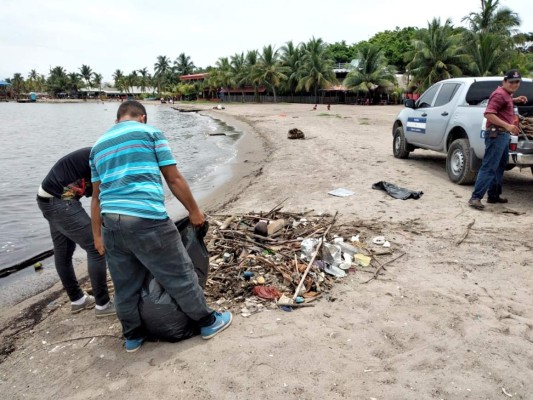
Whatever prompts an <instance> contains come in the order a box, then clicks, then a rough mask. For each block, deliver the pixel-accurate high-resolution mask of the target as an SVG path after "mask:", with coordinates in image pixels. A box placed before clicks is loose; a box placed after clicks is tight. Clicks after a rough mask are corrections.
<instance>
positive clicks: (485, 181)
mask: <svg viewBox="0 0 533 400" xmlns="http://www.w3.org/2000/svg"><path fill="white" fill-rule="evenodd" d="M509 139H510V137H509V134H508V133H503V134H499V135H498V136H497V137H495V138H489V137H486V138H485V156H484V157H483V163H482V164H481V168H480V169H479V172H478V174H477V179H476V184H475V186H474V192H473V193H472V199H478V200H481V199H482V198H483V196H485V193H487V192H488V197H489V199H497V198H498V197H500V195H501V194H502V179H503V173H504V172H505V167H506V166H507V162H508V161H509Z"/></svg>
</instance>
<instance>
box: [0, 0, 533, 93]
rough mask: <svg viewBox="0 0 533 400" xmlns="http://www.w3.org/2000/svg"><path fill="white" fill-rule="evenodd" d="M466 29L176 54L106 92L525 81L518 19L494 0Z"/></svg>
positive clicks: (360, 89) (22, 83)
mask: <svg viewBox="0 0 533 400" xmlns="http://www.w3.org/2000/svg"><path fill="white" fill-rule="evenodd" d="M462 22H463V23H464V24H465V25H466V26H462V27H456V26H454V25H453V24H452V22H451V20H450V19H447V20H445V21H441V20H440V19H439V18H434V19H433V20H432V21H429V22H428V23H427V27H426V28H415V27H407V28H402V29H400V28H398V27H396V29H395V30H392V31H389V30H387V31H384V32H379V33H377V34H375V35H374V36H373V37H372V38H370V39H369V40H368V41H361V42H358V43H355V44H352V45H348V44H346V42H345V41H342V42H337V43H333V44H328V43H326V42H324V41H323V40H322V39H321V38H314V37H312V38H311V39H309V40H308V41H307V42H303V43H300V44H295V43H294V42H293V41H288V42H286V43H285V45H283V46H281V47H280V48H276V47H275V46H273V45H266V46H264V47H263V48H262V50H261V51H259V50H250V51H247V52H241V53H235V54H234V55H231V56H228V57H221V58H219V59H218V60H217V62H216V63H215V65H214V66H210V67H207V68H198V67H196V66H195V65H194V63H193V62H192V60H191V58H190V57H189V56H187V55H186V54H184V53H181V54H180V55H179V56H178V57H177V58H176V59H175V60H172V59H170V58H169V57H167V56H163V55H161V56H158V57H157V59H156V62H155V63H154V67H153V73H150V72H149V70H148V68H147V67H144V68H140V69H138V70H134V71H132V72H130V73H129V74H127V73H125V72H123V71H121V70H120V69H117V70H116V71H115V72H114V73H113V80H114V81H113V83H112V85H113V86H114V87H116V88H117V89H118V90H119V91H121V92H125V93H128V92H130V91H131V90H132V88H133V87H135V86H137V87H140V88H141V90H142V91H143V92H144V91H146V89H147V88H152V92H153V93H154V94H155V93H157V94H158V95H160V96H163V95H172V96H186V97H194V96H195V95H196V94H198V93H204V92H207V93H209V94H210V96H216V93H217V90H218V89H219V88H233V89H236V90H239V89H241V90H242V92H243V95H244V89H245V88H253V89H254V92H255V93H256V95H257V94H258V91H259V88H265V89H266V91H267V92H268V93H269V94H270V95H272V96H273V97H274V101H276V96H278V95H280V94H283V95H295V94H307V95H314V96H315V97H318V95H319V91H320V90H321V89H325V88H328V87H331V86H332V85H336V84H342V85H343V86H344V87H345V88H346V89H347V90H349V91H352V92H355V93H358V94H359V95H362V96H365V97H367V96H373V95H374V94H376V93H380V92H381V93H383V92H386V93H394V92H401V91H402V89H401V88H400V87H399V85H398V82H397V80H396V77H395V74H397V73H402V74H406V75H407V76H408V77H409V82H408V87H407V91H410V92H414V91H418V92H421V91H423V90H425V89H426V88H428V87H429V86H431V85H432V84H433V83H435V82H438V81H440V80H443V79H447V78H451V77H459V76H489V75H502V74H503V72H504V71H506V70H508V69H511V68H518V69H519V70H520V71H521V72H522V73H523V74H524V75H525V76H527V75H528V74H529V73H530V71H532V70H533V32H530V33H521V32H519V31H518V27H519V26H520V23H521V21H520V18H519V16H518V14H517V13H515V12H514V11H512V10H511V9H509V8H507V7H503V6H501V5H500V1H499V0H481V9H480V10H478V11H475V12H471V13H469V14H468V15H466V16H465V17H464V18H463V19H462ZM338 64H343V65H342V66H343V68H346V69H347V70H348V71H349V72H348V74H347V76H346V77H345V78H344V79H343V80H342V81H341V82H339V81H338V80H337V78H336V75H335V72H334V67H335V66H338ZM202 72H207V73H208V76H207V78H206V79H205V80H203V81H201V82H197V83H194V84H193V83H184V82H182V81H180V76H183V75H188V74H191V73H202ZM7 81H8V82H10V83H11V89H12V91H13V92H14V93H15V94H17V93H24V92H29V91H36V92H48V93H50V94H52V95H54V96H57V95H58V94H59V93H70V94H74V93H77V92H78V90H79V89H80V88H83V87H95V88H102V85H104V86H110V85H111V83H103V82H102V75H101V74H99V73H96V72H94V71H93V70H92V69H91V67H90V66H88V65H82V66H81V67H80V68H79V70H78V71H75V72H67V71H66V70H65V69H64V68H63V67H61V66H56V67H54V68H52V69H51V70H50V71H49V74H48V76H47V77H45V76H44V75H41V74H38V73H37V72H36V71H35V70H31V71H30V73H29V74H28V77H27V78H26V79H25V78H24V77H23V75H22V74H20V73H16V74H14V76H13V77H12V78H9V79H7Z"/></svg>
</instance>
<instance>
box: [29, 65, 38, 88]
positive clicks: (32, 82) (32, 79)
mask: <svg viewBox="0 0 533 400" xmlns="http://www.w3.org/2000/svg"><path fill="white" fill-rule="evenodd" d="M38 81H39V74H38V73H37V71H36V70H34V69H32V70H31V71H30V73H29V74H28V79H27V80H26V87H27V89H28V91H30V92H37V91H38Z"/></svg>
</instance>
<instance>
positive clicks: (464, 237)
mask: <svg viewBox="0 0 533 400" xmlns="http://www.w3.org/2000/svg"><path fill="white" fill-rule="evenodd" d="M475 222H476V220H475V219H473V220H472V221H470V222H469V223H468V225H467V226H466V229H465V233H463V236H462V237H461V238H460V239H459V240H458V241H457V242H455V245H456V246H459V245H460V244H461V243H463V240H465V239H466V237H467V236H468V233H469V232H470V228H472V225H474V223H475Z"/></svg>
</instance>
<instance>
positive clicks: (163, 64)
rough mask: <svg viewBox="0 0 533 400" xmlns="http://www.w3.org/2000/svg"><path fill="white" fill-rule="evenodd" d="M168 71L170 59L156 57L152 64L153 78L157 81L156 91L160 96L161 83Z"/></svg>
mask: <svg viewBox="0 0 533 400" xmlns="http://www.w3.org/2000/svg"><path fill="white" fill-rule="evenodd" d="M169 69H170V59H169V58H168V57H167V56H157V61H156V62H155V64H154V78H156V79H157V90H158V93H159V94H161V83H162V82H163V81H164V79H165V77H166V75H167V72H168V70H169Z"/></svg>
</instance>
